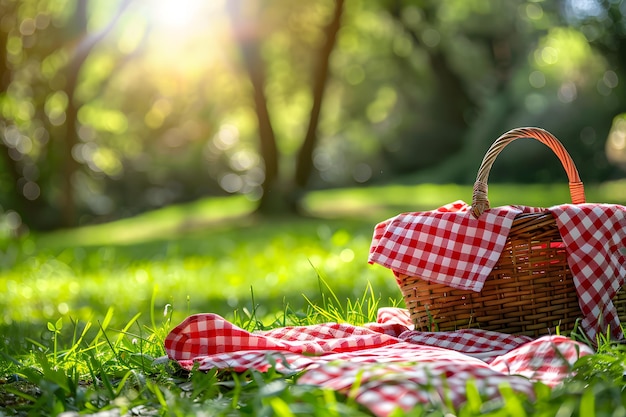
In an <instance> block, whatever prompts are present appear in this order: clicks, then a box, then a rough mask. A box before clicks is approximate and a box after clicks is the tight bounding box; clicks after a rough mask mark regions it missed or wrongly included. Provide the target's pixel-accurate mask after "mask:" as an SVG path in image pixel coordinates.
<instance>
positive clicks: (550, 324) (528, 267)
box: [397, 128, 626, 337]
mask: <svg viewBox="0 0 626 417" xmlns="http://www.w3.org/2000/svg"><path fill="white" fill-rule="evenodd" d="M519 138H531V139H536V140H538V141H540V142H541V143H543V144H545V145H547V146H548V147H549V148H550V149H551V150H552V151H553V152H554V153H555V154H556V155H557V157H558V158H559V160H560V162H561V164H562V165H563V168H564V169H565V172H566V173H567V177H568V180H569V191H570V197H571V200H572V203H574V204H580V203H584V202H585V194H584V187H583V183H582V181H581V180H580V177H579V174H578V171H577V169H576V166H575V164H574V162H573V160H572V158H571V157H570V155H569V154H568V152H567V150H566V149H565V148H564V147H563V145H562V144H561V142H559V140H558V139H557V138H556V137H554V136H553V135H552V134H550V133H549V132H547V131H545V130H543V129H539V128H518V129H513V130H511V131H509V132H507V133H505V134H503V135H502V136H500V137H499V138H498V139H497V140H496V141H495V142H494V143H493V144H492V145H491V147H490V148H489V150H488V151H487V153H486V154H485V156H484V159H483V161H482V163H481V165H480V168H479V170H478V174H477V177H476V182H475V184H474V191H473V196H472V205H471V210H472V214H473V215H474V217H478V216H480V214H481V213H482V212H483V211H484V210H486V209H488V208H489V200H488V198H487V180H488V177H489V171H490V169H491V167H492V165H493V163H494V161H495V159H496V157H497V156H498V154H499V153H500V152H501V151H502V150H503V149H504V148H505V147H506V146H507V145H508V144H509V143H511V142H512V141H514V140H516V139H519ZM397 280H398V284H399V286H400V290H401V292H402V295H403V298H404V301H405V304H406V307H407V309H408V310H409V313H410V316H411V320H412V322H413V323H414V325H415V329H416V330H420V331H453V330H458V329H466V328H480V329H484V330H492V331H498V332H504V333H512V334H513V333H514V334H523V335H528V336H533V337H538V336H541V335H545V334H555V333H556V330H557V327H558V329H559V331H561V332H562V331H568V330H572V328H573V327H574V325H575V323H576V321H577V320H578V319H579V318H581V317H582V313H581V309H580V306H579V301H578V296H577V292H576V289H575V287H574V281H573V278H572V273H571V272H570V268H569V266H568V261H567V253H566V250H565V248H564V245H563V243H562V239H561V236H560V233H559V231H558V228H557V224H556V220H555V219H554V217H553V215H552V214H551V213H550V212H549V211H541V212H536V213H523V214H519V215H517V216H516V217H515V219H514V220H513V225H512V228H511V230H510V232H509V235H508V237H507V240H506V244H505V246H504V250H503V251H502V255H501V256H500V258H499V260H498V261H497V263H496V265H495V267H494V268H493V270H492V271H491V273H490V275H489V277H488V278H487V280H486V281H485V283H484V286H483V288H482V290H481V292H479V293H478V292H474V291H470V290H461V289H456V288H451V287H449V286H447V285H445V284H441V283H433V282H430V281H427V280H425V279H423V278H421V277H419V276H408V275H404V274H399V275H398V276H397ZM613 301H614V304H615V305H616V308H617V312H618V316H619V317H620V319H621V321H622V322H626V320H625V318H624V316H625V315H626V296H625V294H624V291H623V290H621V291H619V292H618V295H616V296H615V298H614V300H613Z"/></svg>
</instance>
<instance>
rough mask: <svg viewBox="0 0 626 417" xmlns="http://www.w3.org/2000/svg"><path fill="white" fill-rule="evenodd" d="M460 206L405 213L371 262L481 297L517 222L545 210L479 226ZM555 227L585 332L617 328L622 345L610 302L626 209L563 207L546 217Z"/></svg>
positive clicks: (621, 263)
mask: <svg viewBox="0 0 626 417" xmlns="http://www.w3.org/2000/svg"><path fill="white" fill-rule="evenodd" d="M469 210H470V206H468V205H467V204H466V203H464V202H462V201H455V202H454V203H451V204H448V205H446V206H443V207H441V208H439V209H437V210H433V211H427V212H416V213H403V214H400V215H398V216H396V217H393V218H391V219H389V220H387V221H384V222H382V223H379V224H378V225H377V226H376V228H375V231H374V236H373V239H372V244H371V247H370V255H369V262H370V263H377V264H380V265H382V266H384V267H387V268H389V269H391V270H393V271H394V273H396V275H398V274H405V275H410V276H419V277H422V278H424V279H426V280H428V281H432V282H437V283H441V284H444V285H447V286H450V287H452V288H458V289H463V290H471V291H476V292H480V290H481V289H482V287H483V285H484V283H485V280H486V279H487V277H488V276H489V274H490V273H491V270H492V269H493V267H494V266H495V264H496V262H497V261H498V259H499V258H500V254H501V253H502V249H503V247H504V243H505V242H506V238H507V236H508V234H509V231H510V228H511V225H512V223H513V220H514V218H515V216H516V215H518V214H520V213H531V212H540V211H544V210H546V209H543V208H537V207H527V206H503V207H498V208H492V209H489V210H486V211H485V212H484V213H483V214H482V215H481V216H480V217H479V218H478V219H475V218H474V217H473V216H472V214H471V213H470V211H469ZM547 210H549V211H551V212H552V213H553V215H554V216H555V218H556V220H557V225H558V227H559V232H560V233H561V236H562V238H563V243H564V245H565V247H566V250H567V252H568V264H569V266H570V270H571V271H572V275H573V277H574V279H575V281H574V283H575V285H576V289H577V291H578V296H579V300H580V305H581V311H582V312H583V314H584V315H585V317H584V320H583V323H582V324H583V328H584V329H585V331H586V333H587V335H588V336H589V337H590V338H592V340H593V339H595V336H596V334H597V333H598V332H604V331H605V330H606V325H610V326H611V333H612V336H613V337H615V338H618V339H621V338H623V334H622V331H621V328H620V326H619V320H618V319H617V313H616V311H615V307H614V306H613V304H612V302H611V299H612V297H613V296H614V295H615V292H616V291H617V289H619V288H620V287H621V286H622V285H623V284H624V277H625V276H626V255H624V254H623V253H621V252H620V250H619V249H620V248H624V247H626V221H625V213H626V207H624V206H620V205H608V204H579V205H573V204H563V205H559V206H554V207H551V208H549V209H547Z"/></svg>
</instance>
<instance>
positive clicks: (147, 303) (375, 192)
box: [0, 182, 626, 416]
mask: <svg viewBox="0 0 626 417" xmlns="http://www.w3.org/2000/svg"><path fill="white" fill-rule="evenodd" d="M587 196H588V201H594V202H613V203H621V204H624V199H625V198H626V183H625V182H615V183H610V184H604V185H599V186H594V187H588V189H587ZM490 198H491V201H492V206H497V205H502V204H513V203H517V204H529V205H542V206H549V205H552V204H558V203H562V202H566V201H567V200H568V194H567V187H564V186H562V185H557V186H549V187H547V186H520V185H515V186H509V185H499V184H495V185H493V186H491V187H490ZM457 199H463V200H465V201H467V202H469V201H470V199H471V187H468V186H458V185H428V184H425V185H420V186H412V187H408V186H385V187H382V186H381V187H369V188H356V189H347V190H331V191H319V192H315V193H311V194H310V195H309V196H308V197H307V200H306V201H307V205H308V208H309V210H310V211H311V212H312V213H313V214H315V215H316V216H317V217H316V218H284V219H280V220H272V221H265V220H261V219H259V218H255V217H254V216H251V215H250V212H251V211H252V209H253V203H251V202H250V201H248V200H246V199H245V198H243V197H232V198H221V199H207V200H203V201H198V202H195V203H191V204H187V205H183V206H175V207H168V208H164V209H162V210H158V211H155V212H152V213H147V214H144V215H141V216H138V217H136V218H132V219H125V220H120V221H117V222H112V223H108V224H102V225H94V226H88V227H82V228H79V229H75V230H65V231H58V232H54V233H49V234H44V235H36V234H31V235H28V236H25V237H23V238H21V239H18V240H6V241H4V242H2V245H1V247H0V257H1V258H2V262H1V263H0V265H1V266H0V330H1V331H0V340H1V341H2V343H1V344H0V416H4V415H7V416H8V415H57V414H58V413H60V412H62V411H73V410H74V411H80V412H82V413H90V412H96V411H97V410H106V409H120V410H121V411H122V414H124V412H126V411H127V410H131V409H133V410H135V412H138V411H140V410H142V409H143V410H144V411H146V412H148V411H150V410H158V415H167V416H187V415H190V416H191V415H198V414H199V413H201V411H202V410H213V411H214V413H213V414H210V415H278V416H289V415H296V414H298V413H300V414H304V415H333V413H334V415H368V414H367V411H366V410H362V409H360V408H359V407H358V406H357V405H356V404H354V403H353V402H350V401H348V400H347V399H346V398H341V396H340V395H339V394H337V393H335V392H329V391H327V390H323V389H319V388H310V387H301V386H298V385H297V384H295V381H297V375H293V376H288V377H285V376H281V375H278V374H277V373H275V372H269V373H267V374H258V373H255V372H249V373H246V374H245V375H234V374H230V373H224V372H209V373H200V372H192V373H191V374H187V373H184V372H181V371H180V370H177V369H176V368H175V367H174V366H173V364H171V363H159V362H154V360H153V359H154V358H157V357H160V356H162V355H163V354H164V351H163V338H164V337H165V335H166V334H167V332H168V330H169V329H170V328H171V326H172V325H174V324H176V323H178V322H179V321H180V320H182V319H183V318H184V317H185V316H187V315H188V314H192V313H197V312H215V313H218V314H221V315H223V316H225V317H226V318H228V319H230V320H232V321H234V322H235V323H237V324H239V325H240V326H242V327H244V328H247V329H250V330H254V329H262V328H270V327H276V326H284V325H288V324H310V323H318V322H324V321H346V322H350V323H353V324H362V323H364V322H368V321H372V320H373V319H374V318H375V312H376V309H377V308H378V307H379V306H388V305H397V304H398V303H401V296H400V292H399V290H398V288H397V287H396V284H395V281H394V279H393V276H392V275H391V273H390V271H388V270H385V269H384V268H382V267H378V266H371V265H368V264H367V262H366V260H367V253H368V248H369V244H370V240H371V236H372V231H373V228H374V225H375V224H376V223H377V222H378V221H382V220H384V219H386V218H388V217H390V216H393V215H395V214H397V213H399V212H403V211H411V210H427V209H433V208H436V207H438V206H440V205H442V204H445V203H448V202H451V201H453V200H457ZM577 366H578V367H579V369H580V372H579V374H578V376H577V377H576V378H575V379H574V380H572V381H571V382H570V383H569V384H567V385H566V386H563V387H561V388H559V389H555V390H550V389H547V388H545V387H541V386H539V385H538V386H537V400H536V401H530V400H529V399H525V398H521V399H520V398H517V397H515V399H513V398H514V396H513V394H510V396H509V397H510V400H509V401H508V402H507V403H505V404H492V403H488V402H485V403H483V402H482V401H481V400H480V399H479V398H478V399H476V400H475V401H474V402H473V403H472V404H469V405H467V406H466V407H464V408H462V409H459V410H447V411H453V412H455V413H457V414H458V415H466V416H470V415H483V414H484V415H520V414H519V410H520V407H521V409H522V410H524V412H525V413H526V414H527V415H537V416H539V415H546V416H548V415H557V414H558V415H563V416H565V415H584V416H587V415H589V416H592V415H598V416H600V415H615V416H618V415H626V408H624V407H625V404H626V396H625V395H624V394H623V390H624V386H625V384H624V381H623V378H624V377H623V374H624V369H626V352H624V348H622V347H620V346H613V345H610V344H609V343H603V344H602V346H601V351H600V352H599V353H598V354H597V355H594V356H592V357H590V359H586V360H585V361H581V363H579V364H577ZM589 392H592V393H593V395H591V394H589ZM329 404H330V405H329ZM507 407H508V408H507ZM589 410H592V411H593V413H591V414H588V413H590V412H591V411H589ZM514 411H515V412H517V413H518V414H511V413H513V412H514ZM445 412H446V410H439V409H436V410H429V409H427V408H424V409H421V410H419V409H418V410H415V413H413V414H409V415H433V416H434V415H443V414H444V413H445ZM583 412H584V413H583ZM328 413H330V414H328ZM489 413H491V414H489Z"/></svg>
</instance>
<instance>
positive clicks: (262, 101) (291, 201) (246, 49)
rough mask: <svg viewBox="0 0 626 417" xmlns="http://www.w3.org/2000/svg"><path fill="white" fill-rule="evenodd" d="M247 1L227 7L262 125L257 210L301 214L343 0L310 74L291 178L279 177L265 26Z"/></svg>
mask: <svg viewBox="0 0 626 417" xmlns="http://www.w3.org/2000/svg"><path fill="white" fill-rule="evenodd" d="M244 3H245V4H246V5H250V4H252V3H251V2H245V1H243V0H231V1H229V2H228V10H229V13H230V16H231V19H232V24H233V27H234V28H235V34H236V38H237V41H238V42H239V48H240V50H241V53H242V56H243V60H244V65H245V68H246V71H247V73H248V76H249V78H250V82H251V83H252V88H253V95H254V104H255V109H256V116H257V122H258V128H259V141H260V153H261V157H262V158H263V161H264V164H265V179H264V182H263V184H262V189H263V196H262V197H261V200H260V202H259V205H258V207H257V212H258V213H260V214H263V215H275V214H281V213H285V212H291V213H298V212H299V211H300V207H299V198H300V192H299V191H300V190H301V189H302V188H304V187H305V186H306V184H307V182H308V179H309V177H310V175H311V172H312V170H313V151H314V149H315V146H316V143H317V127H318V124H319V117H320V112H321V108H322V102H323V98H324V90H325V87H326V81H327V79H328V74H329V60H330V55H331V53H332V51H333V49H334V46H335V41H336V38H337V33H338V32H339V29H340V27H341V16H342V14H343V6H344V0H335V7H334V13H333V18H332V20H331V22H330V23H329V24H328V25H327V26H326V28H325V30H324V35H325V41H324V43H323V45H322V46H321V48H320V49H319V51H318V55H317V57H316V59H315V62H316V66H315V68H314V69H313V71H312V76H311V79H312V85H311V92H312V98H313V104H312V107H311V112H310V115H309V124H308V128H307V132H306V135H305V137H304V140H303V143H302V145H301V147H300V149H299V152H298V155H297V160H296V171H295V175H294V178H293V180H291V181H288V180H287V179H283V178H281V177H280V173H279V159H280V155H279V151H278V146H277V144H276V137H275V133H274V129H273V127H272V123H271V119H270V114H269V111H268V108H267V98H266V96H265V81H266V80H265V70H264V68H265V63H264V62H263V58H262V57H261V53H260V48H261V46H262V42H263V32H262V31H263V28H261V27H259V26H258V25H257V24H256V23H257V20H256V18H257V13H255V11H254V10H253V11H250V10H247V11H244V10H243V7H242V5H243V4H244Z"/></svg>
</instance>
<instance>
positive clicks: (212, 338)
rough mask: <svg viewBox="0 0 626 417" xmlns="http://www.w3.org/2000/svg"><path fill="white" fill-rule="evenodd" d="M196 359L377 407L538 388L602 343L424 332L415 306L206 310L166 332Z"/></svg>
mask: <svg viewBox="0 0 626 417" xmlns="http://www.w3.org/2000/svg"><path fill="white" fill-rule="evenodd" d="M165 348H166V351H167V354H168V356H169V357H170V358H171V359H173V360H176V361H178V362H179V363H180V365H181V366H182V367H184V368H186V369H192V368H193V367H194V366H196V365H197V366H198V369H199V370H209V369H213V368H217V369H230V370H233V371H236V372H241V371H245V370H248V369H254V370H257V371H260V372H265V371H267V370H268V369H270V368H271V367H275V369H276V370H277V371H278V372H283V373H287V374H295V373H297V372H302V375H301V376H299V377H298V379H297V383H298V384H307V385H315V386H320V387H325V388H328V389H332V390H335V391H337V392H340V393H342V394H344V395H346V396H348V397H351V398H353V399H354V400H355V401H357V402H359V403H360V404H362V405H363V406H365V407H367V408H368V409H369V410H370V411H371V412H372V413H374V414H375V415H376V416H381V417H384V416H387V415H389V414H390V413H392V412H393V410H394V409H397V408H400V409H402V410H405V411H407V410H410V409H411V408H413V407H414V406H416V405H417V404H420V403H421V404H429V403H430V404H440V405H444V406H445V404H448V402H447V401H451V402H452V404H454V405H455V406H459V405H460V404H462V403H463V402H464V401H465V399H466V397H465V395H466V391H467V384H468V383H474V384H475V386H476V388H477V389H478V390H479V391H480V392H481V393H482V394H484V395H486V396H487V397H489V398H497V397H498V396H499V395H500V388H501V386H502V385H503V384H506V385H508V386H509V387H510V388H511V389H513V390H514V391H517V392H521V393H525V394H527V395H529V396H531V397H532V395H533V381H542V382H543V383H545V384H547V385H550V386H554V385H556V384H558V383H560V382H561V381H562V380H563V379H564V378H566V377H567V376H568V375H570V373H571V369H572V364H573V363H574V362H575V361H576V360H577V359H578V358H579V357H580V356H583V355H587V354H591V353H593V351H592V349H591V348H589V347H588V346H586V345H583V344H581V343H578V342H575V341H572V340H570V339H567V338H565V337H563V336H544V337H542V338H540V339H537V340H533V339H531V338H530V337H527V336H514V335H508V334H502V333H495V332H490V331H484V330H479V329H466V330H461V331H456V332H441V333H437V332H417V331H414V330H413V326H412V324H411V321H410V318H409V314H408V311H407V310H406V309H399V308H382V309H380V310H379V314H378V319H377V322H376V323H368V324H367V325H365V326H352V325H349V324H339V323H325V324H318V325H312V326H294V327H283V328H277V329H273V330H269V331H259V332H248V331H246V330H244V329H241V328H239V327H237V326H235V325H234V324H232V323H230V322H228V321H227V320H225V319H223V318H222V317H220V316H218V315H216V314H197V315H192V316H190V317H188V318H187V319H185V320H184V321H183V322H182V323H180V324H179V325H178V326H176V327H175V328H174V329H173V330H172V331H171V332H170V334H169V335H168V336H167V337H166V339H165Z"/></svg>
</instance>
